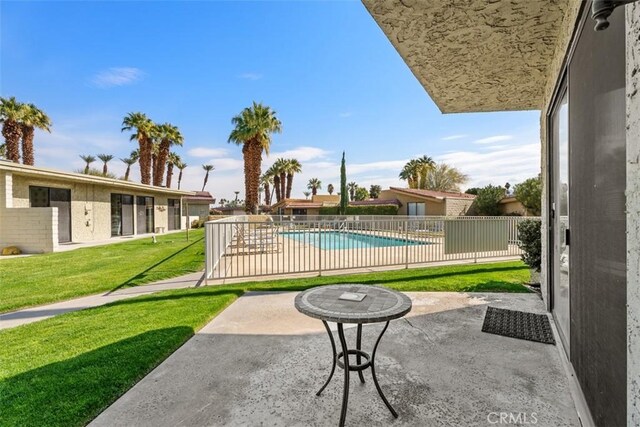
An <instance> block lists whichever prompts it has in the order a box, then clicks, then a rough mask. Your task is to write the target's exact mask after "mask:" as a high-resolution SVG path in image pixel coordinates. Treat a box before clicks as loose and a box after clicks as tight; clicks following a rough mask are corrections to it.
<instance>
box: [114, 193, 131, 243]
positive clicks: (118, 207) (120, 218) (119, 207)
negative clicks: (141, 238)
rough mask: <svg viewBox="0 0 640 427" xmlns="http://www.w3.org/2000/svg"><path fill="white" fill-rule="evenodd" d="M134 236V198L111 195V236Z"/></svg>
mask: <svg viewBox="0 0 640 427" xmlns="http://www.w3.org/2000/svg"><path fill="white" fill-rule="evenodd" d="M132 234H133V196H131V195H128V194H111V235H112V236H130V235H132Z"/></svg>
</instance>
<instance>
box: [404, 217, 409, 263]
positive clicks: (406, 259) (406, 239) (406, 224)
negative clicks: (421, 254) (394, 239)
mask: <svg viewBox="0 0 640 427" xmlns="http://www.w3.org/2000/svg"><path fill="white" fill-rule="evenodd" d="M404 228H405V233H404V236H405V237H404V262H405V264H404V268H409V220H406V221H405V222H404Z"/></svg>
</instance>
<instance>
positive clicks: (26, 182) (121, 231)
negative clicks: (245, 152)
mask: <svg viewBox="0 0 640 427" xmlns="http://www.w3.org/2000/svg"><path fill="white" fill-rule="evenodd" d="M192 194H193V193H192V192H189V191H181V190H172V189H169V188H163V187H153V186H150V185H144V184H139V183H135V182H131V181H124V180H121V179H111V178H105V177H101V176H93V175H85V174H81V173H71V172H64V171H59V170H54V169H45V168H39V167H34V166H27V165H21V164H18V163H12V162H7V161H0V247H5V246H17V247H18V248H20V249H21V250H22V251H23V252H27V253H29V252H31V253H39V252H52V251H56V250H57V249H58V245H59V244H64V243H71V242H73V243H80V242H91V241H96V240H105V239H109V238H111V237H120V236H130V235H134V234H146V233H164V232H166V231H170V230H179V229H181V228H182V227H181V221H180V212H181V199H182V197H184V196H190V195H192Z"/></svg>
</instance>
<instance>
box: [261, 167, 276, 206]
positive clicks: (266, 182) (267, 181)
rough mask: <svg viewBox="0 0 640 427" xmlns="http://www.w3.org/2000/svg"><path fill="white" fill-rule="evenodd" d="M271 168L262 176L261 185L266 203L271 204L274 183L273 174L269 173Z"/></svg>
mask: <svg viewBox="0 0 640 427" xmlns="http://www.w3.org/2000/svg"><path fill="white" fill-rule="evenodd" d="M270 170H271V168H269V169H267V171H266V172H265V173H263V174H262V176H261V177H260V185H261V187H262V191H263V192H264V204H265V205H267V206H271V184H273V175H270V174H269V171H270Z"/></svg>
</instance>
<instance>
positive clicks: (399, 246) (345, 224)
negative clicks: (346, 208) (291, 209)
mask: <svg viewBox="0 0 640 427" xmlns="http://www.w3.org/2000/svg"><path fill="white" fill-rule="evenodd" d="M527 219H538V218H537V217H516V216H504V217H479V216H456V217H439V216H438V217H437V216H421V217H417V216H373V215H347V216H333V215H325V216H266V215H260V216H255V215H254V216H248V215H239V216H234V217H226V218H223V219H220V220H216V221H208V222H206V223H205V277H206V279H207V280H213V279H223V278H242V277H254V276H265V275H281V274H300V273H318V274H322V272H323V271H332V270H349V269H363V268H375V267H386V266H405V267H407V268H408V267H409V266H410V265H414V264H428V263H434V262H446V261H464V260H467V261H474V262H476V261H478V260H479V259H484V258H516V257H518V256H519V255H521V253H522V251H521V250H520V249H519V247H518V224H519V223H520V222H521V221H524V220H527Z"/></svg>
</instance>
